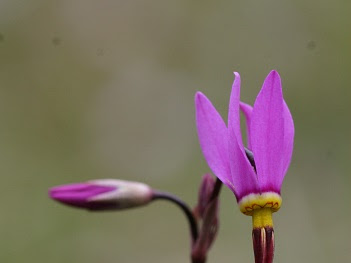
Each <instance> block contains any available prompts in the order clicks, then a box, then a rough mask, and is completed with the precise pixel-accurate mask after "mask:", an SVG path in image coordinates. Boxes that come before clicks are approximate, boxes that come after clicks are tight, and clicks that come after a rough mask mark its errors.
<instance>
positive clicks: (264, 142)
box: [195, 71, 294, 262]
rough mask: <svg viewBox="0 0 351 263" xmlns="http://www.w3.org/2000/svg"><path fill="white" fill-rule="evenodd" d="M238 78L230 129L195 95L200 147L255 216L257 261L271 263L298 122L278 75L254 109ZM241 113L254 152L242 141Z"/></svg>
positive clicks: (242, 207) (204, 99)
mask: <svg viewBox="0 0 351 263" xmlns="http://www.w3.org/2000/svg"><path fill="white" fill-rule="evenodd" d="M234 74H235V80H234V83H233V86H232V92H231V96H230V102H229V113H228V126H226V124H225V123H224V121H223V119H222V117H221V116H220V115H219V113H218V112H217V110H216V109H215V107H214V106H213V105H212V103H211V102H210V100H209V99H207V97H206V96H205V95H204V94H202V93H201V92H198V93H196V95H195V107H196V125H197V130H198V136H199V140H200V146H201V149H202V152H203V154H204V157H205V159H206V161H207V163H208V165H209V167H210V168H211V170H212V171H213V173H214V174H215V175H216V176H217V177H218V178H219V179H220V180H221V181H222V182H223V183H224V184H225V185H226V186H227V187H229V188H230V190H231V191H232V192H233V193H234V194H235V196H236V199H237V202H238V205H239V208H240V210H241V212H242V213H244V214H245V215H250V216H252V219H253V238H254V248H255V242H256V243H257V244H260V246H261V250H262V248H263V247H264V251H261V252H259V250H260V249H259V247H257V249H256V248H255V259H256V262H272V260H273V250H274V243H273V241H274V236H273V221H272V213H273V212H276V211H278V209H279V208H280V206H281V202H282V198H281V195H280V191H281V186H282V182H283V179H284V176H285V174H286V172H287V170H288V167H289V164H290V160H291V156H292V151H293V140H294V123H293V119H292V116H291V114H290V111H289V109H288V106H287V104H286V103H285V101H284V98H283V93H282V86H281V80H280V76H279V74H278V72H276V71H271V72H270V73H269V75H268V76H267V78H266V80H265V81H264V83H263V86H262V89H261V91H260V93H259V94H258V96H257V98H256V101H255V104H254V106H253V108H252V107H251V106H250V105H248V104H244V103H240V75H239V74H238V73H236V72H235V73H234ZM240 108H241V110H242V111H243V113H244V115H245V117H246V121H247V132H248V134H247V135H248V136H247V137H248V148H249V149H250V150H251V151H249V150H247V149H245V147H244V144H243V141H242V136H241V129H240ZM252 155H253V156H252ZM249 157H250V158H249ZM252 157H253V158H254V161H253V158H252ZM262 231H263V232H262ZM263 236H264V238H262V237H263ZM267 238H269V239H267Z"/></svg>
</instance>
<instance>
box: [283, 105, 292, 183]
mask: <svg viewBox="0 0 351 263" xmlns="http://www.w3.org/2000/svg"><path fill="white" fill-rule="evenodd" d="M283 114H284V147H283V148H284V154H283V156H282V158H283V160H284V161H283V175H285V174H286V172H287V171H288V168H289V165H290V161H291V156H292V152H293V147H294V135H295V128H294V121H293V118H292V116H291V113H290V110H289V108H288V105H287V104H286V102H285V101H284V111H283ZM282 182H283V178H282V181H281V182H280V184H282Z"/></svg>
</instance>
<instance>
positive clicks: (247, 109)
mask: <svg viewBox="0 0 351 263" xmlns="http://www.w3.org/2000/svg"><path fill="white" fill-rule="evenodd" d="M240 110H241V111H242V113H244V116H245V119H246V137H247V139H246V140H247V148H249V149H251V142H250V126H251V115H252V110H253V108H252V106H251V105H249V104H246V103H244V102H240Z"/></svg>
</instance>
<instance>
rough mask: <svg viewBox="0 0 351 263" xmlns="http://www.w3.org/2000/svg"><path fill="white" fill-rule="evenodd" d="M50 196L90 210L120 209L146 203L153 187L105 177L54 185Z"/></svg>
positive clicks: (150, 196)
mask: <svg viewBox="0 0 351 263" xmlns="http://www.w3.org/2000/svg"><path fill="white" fill-rule="evenodd" d="M49 196H50V197H51V198H52V199H54V200H56V201H59V202H61V203H63V204H66V205H70V206H74V207H78V208H85V209H89V210H119V209H125V208H132V207H137V206H141V205H146V204H147V203H149V202H150V201H151V198H152V189H151V188H150V187H149V186H148V185H146V184H143V183H139V182H130V181H123V180H113V179H103V180H95V181H88V182H85V183H77V184H68V185H61V186H56V187H53V188H51V189H50V190H49Z"/></svg>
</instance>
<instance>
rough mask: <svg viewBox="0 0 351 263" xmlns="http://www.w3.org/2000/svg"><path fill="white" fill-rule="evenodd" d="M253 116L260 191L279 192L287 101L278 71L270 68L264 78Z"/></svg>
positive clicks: (281, 177)
mask: <svg viewBox="0 0 351 263" xmlns="http://www.w3.org/2000/svg"><path fill="white" fill-rule="evenodd" d="M251 118H252V119H251V127H250V128H251V132H250V134H251V146H252V151H253V153H254V158H255V163H256V169H257V175H258V181H259V185H260V188H261V191H262V192H264V191H275V192H277V193H280V187H281V182H282V180H283V178H284V173H283V167H284V165H283V164H284V159H283V158H282V156H283V155H284V146H285V145H284V102H283V93H282V86H281V80H280V76H279V74H278V72H276V71H274V70H273V71H271V72H270V73H269V74H268V76H267V78H266V79H265V81H264V83H263V86H262V89H261V91H260V93H259V94H258V96H257V98H256V101H255V104H254V107H253V112H252V117H251Z"/></svg>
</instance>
